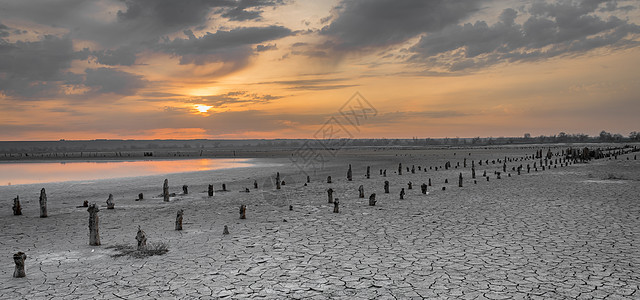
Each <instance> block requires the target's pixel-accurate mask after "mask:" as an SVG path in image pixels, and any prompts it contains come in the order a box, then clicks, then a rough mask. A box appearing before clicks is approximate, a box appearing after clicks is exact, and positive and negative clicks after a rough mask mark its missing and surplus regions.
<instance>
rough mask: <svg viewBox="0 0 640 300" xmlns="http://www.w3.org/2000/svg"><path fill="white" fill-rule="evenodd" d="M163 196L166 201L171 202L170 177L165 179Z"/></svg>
mask: <svg viewBox="0 0 640 300" xmlns="http://www.w3.org/2000/svg"><path fill="white" fill-rule="evenodd" d="M162 198H163V200H164V202H169V179H165V180H164V184H162Z"/></svg>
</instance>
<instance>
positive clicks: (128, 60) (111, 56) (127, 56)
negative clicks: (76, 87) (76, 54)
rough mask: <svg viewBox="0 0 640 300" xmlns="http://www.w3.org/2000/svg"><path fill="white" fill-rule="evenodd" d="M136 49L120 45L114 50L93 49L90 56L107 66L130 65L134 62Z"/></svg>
mask: <svg viewBox="0 0 640 300" xmlns="http://www.w3.org/2000/svg"><path fill="white" fill-rule="evenodd" d="M136 52H137V51H136V50H135V49H133V48H131V47H121V48H118V49H115V50H110V49H106V50H102V51H93V52H92V54H91V55H92V56H93V57H95V58H96V61H97V62H98V63H100V64H103V65H107V66H131V65H133V64H134V63H135V62H136Z"/></svg>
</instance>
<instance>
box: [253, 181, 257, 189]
mask: <svg viewBox="0 0 640 300" xmlns="http://www.w3.org/2000/svg"><path fill="white" fill-rule="evenodd" d="M253 188H254V189H257V188H258V181H257V180H254V181H253Z"/></svg>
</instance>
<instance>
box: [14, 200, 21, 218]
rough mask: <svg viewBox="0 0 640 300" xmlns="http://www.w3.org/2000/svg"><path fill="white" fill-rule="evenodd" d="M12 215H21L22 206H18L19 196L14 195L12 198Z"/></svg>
mask: <svg viewBox="0 0 640 300" xmlns="http://www.w3.org/2000/svg"><path fill="white" fill-rule="evenodd" d="M12 208H13V215H14V216H19V215H22V206H20V196H16V197H15V198H13V207H12Z"/></svg>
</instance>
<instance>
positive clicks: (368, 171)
mask: <svg viewBox="0 0 640 300" xmlns="http://www.w3.org/2000/svg"><path fill="white" fill-rule="evenodd" d="M369 178H371V167H370V166H367V179H369Z"/></svg>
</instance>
